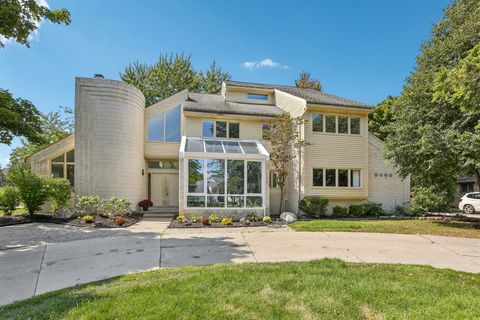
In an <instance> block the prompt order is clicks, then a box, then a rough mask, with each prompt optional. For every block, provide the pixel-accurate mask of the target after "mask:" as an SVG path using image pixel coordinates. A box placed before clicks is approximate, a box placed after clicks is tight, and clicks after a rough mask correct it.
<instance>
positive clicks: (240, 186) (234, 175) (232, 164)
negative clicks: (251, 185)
mask: <svg viewBox="0 0 480 320" xmlns="http://www.w3.org/2000/svg"><path fill="white" fill-rule="evenodd" d="M227 171H228V175H227V179H228V180H227V193H228V194H243V193H244V166H243V160H227Z"/></svg>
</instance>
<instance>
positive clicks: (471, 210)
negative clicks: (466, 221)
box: [463, 204, 475, 214]
mask: <svg viewBox="0 0 480 320" xmlns="http://www.w3.org/2000/svg"><path fill="white" fill-rule="evenodd" d="M463 212H465V213H466V214H470V213H475V208H474V207H473V206H472V205H471V204H466V205H464V206H463Z"/></svg>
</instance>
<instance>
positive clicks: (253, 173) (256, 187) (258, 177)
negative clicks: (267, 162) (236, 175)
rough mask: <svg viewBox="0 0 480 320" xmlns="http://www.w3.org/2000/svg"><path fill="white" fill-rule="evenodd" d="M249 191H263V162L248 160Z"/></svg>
mask: <svg viewBox="0 0 480 320" xmlns="http://www.w3.org/2000/svg"><path fill="white" fill-rule="evenodd" d="M247 193H262V163H261V162H253V161H248V162H247Z"/></svg>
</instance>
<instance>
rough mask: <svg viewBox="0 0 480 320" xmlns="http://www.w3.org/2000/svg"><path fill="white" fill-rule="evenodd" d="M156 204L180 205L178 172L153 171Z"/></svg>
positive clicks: (153, 199) (152, 182)
mask: <svg viewBox="0 0 480 320" xmlns="http://www.w3.org/2000/svg"><path fill="white" fill-rule="evenodd" d="M151 179H152V180H151V188H152V201H153V205H154V206H178V173H152V178H151Z"/></svg>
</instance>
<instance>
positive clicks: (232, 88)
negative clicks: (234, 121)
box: [222, 81, 275, 105]
mask: <svg viewBox="0 0 480 320" xmlns="http://www.w3.org/2000/svg"><path fill="white" fill-rule="evenodd" d="M222 96H223V97H224V98H225V101H229V102H241V103H251V104H266V105H275V91H274V89H273V88H262V87H261V86H260V85H259V86H258V87H255V84H251V85H250V86H245V85H241V84H238V85H237V83H236V82H235V81H228V82H226V83H224V84H223V88H222Z"/></svg>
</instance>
